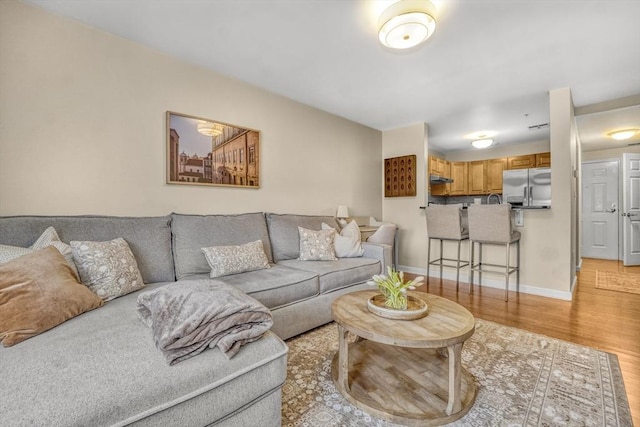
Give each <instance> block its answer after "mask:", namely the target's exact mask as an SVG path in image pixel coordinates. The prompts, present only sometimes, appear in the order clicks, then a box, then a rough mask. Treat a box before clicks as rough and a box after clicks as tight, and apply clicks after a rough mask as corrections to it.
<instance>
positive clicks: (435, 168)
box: [429, 156, 451, 196]
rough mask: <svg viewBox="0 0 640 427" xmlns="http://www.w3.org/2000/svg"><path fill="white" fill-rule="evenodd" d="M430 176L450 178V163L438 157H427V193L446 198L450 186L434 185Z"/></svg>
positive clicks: (444, 184)
mask: <svg viewBox="0 0 640 427" xmlns="http://www.w3.org/2000/svg"><path fill="white" fill-rule="evenodd" d="M432 176H436V177H439V178H450V177H451V171H450V163H449V162H448V161H447V160H444V159H441V158H439V157H435V156H429V193H430V194H431V195H432V196H448V195H449V191H450V190H449V187H450V184H448V183H435V182H433V181H432V180H431V177H432Z"/></svg>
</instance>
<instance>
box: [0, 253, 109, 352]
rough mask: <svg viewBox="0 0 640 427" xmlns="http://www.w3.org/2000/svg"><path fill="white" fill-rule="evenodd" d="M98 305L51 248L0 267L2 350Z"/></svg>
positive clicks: (90, 293)
mask: <svg viewBox="0 0 640 427" xmlns="http://www.w3.org/2000/svg"><path fill="white" fill-rule="evenodd" d="M102 304H103V301H102V300H101V299H100V298H98V297H97V296H96V295H94V294H93V293H92V292H91V291H90V290H89V289H87V288H86V286H84V285H82V284H80V283H79V282H78V280H77V278H76V276H75V273H74V272H73V270H72V269H71V267H70V266H69V264H68V263H67V261H66V260H65V259H64V257H63V256H62V254H60V252H59V251H58V250H57V249H55V248H53V247H50V246H49V247H45V248H44V249H40V250H37V251H33V252H31V253H28V254H26V255H24V256H21V257H19V258H16V259H14V260H11V261H9V262H7V263H5V264H2V265H0V341H2V345H4V346H5V347H9V346H12V345H14V344H17V343H19V342H21V341H24V340H26V339H27V338H31V337H33V336H35V335H38V334H39V333H41V332H44V331H46V330H49V329H51V328H53V327H54V326H57V325H59V324H60V323H63V322H65V321H66V320H69V319H71V318H73V317H75V316H77V315H79V314H81V313H84V312H85V311H89V310H92V309H94V308H97V307H100V306H101V305H102Z"/></svg>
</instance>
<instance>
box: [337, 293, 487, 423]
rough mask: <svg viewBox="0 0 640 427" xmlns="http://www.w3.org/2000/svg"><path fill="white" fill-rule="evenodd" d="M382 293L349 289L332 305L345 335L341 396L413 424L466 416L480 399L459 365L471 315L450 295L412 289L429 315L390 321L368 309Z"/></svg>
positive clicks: (339, 368)
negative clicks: (353, 338)
mask: <svg viewBox="0 0 640 427" xmlns="http://www.w3.org/2000/svg"><path fill="white" fill-rule="evenodd" d="M377 293H378V292H377V291H359V292H353V293H349V294H345V295H342V296H340V297H338V298H337V299H336V300H335V301H334V302H333V305H332V306H331V311H332V314H333V318H334V320H335V321H336V323H337V324H338V334H339V340H340V341H339V350H338V353H337V354H336V355H335V357H334V358H333V365H332V377H333V381H334V383H335V384H336V387H337V388H338V390H339V391H340V393H342V395H343V396H344V397H345V398H346V399H347V400H348V401H349V402H350V403H351V404H352V405H354V406H356V407H357V408H360V409H362V410H364V411H366V412H368V413H370V414H372V415H375V416H377V417H379V418H383V419H386V420H389V421H392V422H396V423H401V424H406V425H411V426H432V425H441V424H446V423H450V422H452V421H454V420H457V419H459V418H461V417H462V416H464V415H465V414H466V413H467V412H468V411H469V409H470V408H471V406H472V405H473V402H474V401H475V398H476V386H475V384H474V382H473V377H472V375H471V374H469V372H467V370H466V369H464V368H463V367H462V366H461V364H460V356H461V352H462V345H463V343H464V341H465V340H467V339H468V338H469V337H470V336H471V335H473V332H474V331H475V319H474V317H473V315H472V314H471V313H470V312H469V311H468V310H467V309H465V308H464V307H462V306H461V305H459V304H456V303H454V302H452V301H449V300H447V299H445V298H441V297H438V296H435V295H430V294H426V293H422V292H410V293H409V294H410V295H413V296H414V297H418V298H421V299H423V300H424V301H425V302H426V303H427V305H428V306H429V311H428V314H427V316H426V317H423V318H421V319H417V320H392V319H386V318H384V317H380V316H377V315H375V314H373V313H371V312H370V311H369V310H368V308H367V300H368V299H369V298H370V297H371V296H373V295H375V294H377ZM349 332H351V333H352V334H354V335H356V336H357V337H358V338H357V339H356V342H355V343H349V341H348V338H347V334H348V333H349ZM361 338H364V340H363V339H361ZM444 349H446V350H444Z"/></svg>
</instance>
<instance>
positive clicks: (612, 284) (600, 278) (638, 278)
mask: <svg viewBox="0 0 640 427" xmlns="http://www.w3.org/2000/svg"><path fill="white" fill-rule="evenodd" d="M596 288H598V289H608V290H610V291H620V292H629V293H631V294H640V274H635V273H619V272H617V271H603V270H596Z"/></svg>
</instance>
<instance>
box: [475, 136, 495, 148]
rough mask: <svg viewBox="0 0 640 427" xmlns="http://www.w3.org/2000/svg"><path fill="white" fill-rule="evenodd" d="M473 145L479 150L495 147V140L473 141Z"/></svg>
mask: <svg viewBox="0 0 640 427" xmlns="http://www.w3.org/2000/svg"><path fill="white" fill-rule="evenodd" d="M471 145H473V146H474V148H478V149H482V148H487V147H490V146H492V145H493V139H490V138H486V139H476V140H475V141H471Z"/></svg>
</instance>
